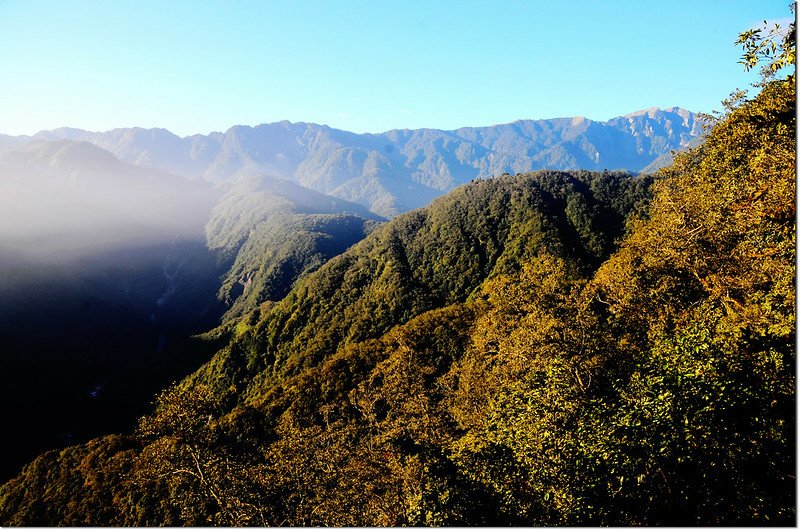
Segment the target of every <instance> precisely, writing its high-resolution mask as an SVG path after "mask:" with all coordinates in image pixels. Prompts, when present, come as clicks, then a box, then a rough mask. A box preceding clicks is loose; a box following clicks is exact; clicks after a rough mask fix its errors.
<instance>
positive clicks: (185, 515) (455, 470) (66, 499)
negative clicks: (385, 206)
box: [0, 80, 796, 526]
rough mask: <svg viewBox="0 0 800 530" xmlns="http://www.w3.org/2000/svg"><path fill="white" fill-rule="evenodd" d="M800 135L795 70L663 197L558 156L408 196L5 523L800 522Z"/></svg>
mask: <svg viewBox="0 0 800 530" xmlns="http://www.w3.org/2000/svg"><path fill="white" fill-rule="evenodd" d="M795 132H796V126H795V88H794V83H793V81H792V80H785V81H771V82H769V83H766V84H765V85H764V86H763V89H762V91H761V93H760V94H759V95H758V96H757V97H756V98H754V99H753V100H751V101H746V100H741V101H739V102H738V104H737V105H733V106H732V107H731V108H730V110H729V113H728V115H727V116H725V117H724V119H722V120H721V121H719V122H718V123H717V124H716V125H715V126H714V128H713V129H712V130H711V131H710V133H709V134H708V136H707V139H706V142H705V143H704V144H703V145H702V146H701V147H699V148H697V149H694V150H692V151H689V152H687V153H685V154H681V155H678V156H677V157H676V160H675V163H674V164H673V166H671V167H670V168H667V169H666V170H664V171H663V172H662V173H661V174H660V175H659V176H658V177H657V179H656V182H655V183H654V185H653V193H654V195H653V199H652V201H651V202H649V205H646V203H647V200H646V197H647V194H648V191H649V189H650V183H651V182H652V181H651V180H650V179H636V178H633V177H630V176H628V175H624V174H617V173H609V174H591V173H556V172H538V173H532V174H526V175H518V176H516V177H511V176H503V177H498V178H496V179H493V180H491V181H484V182H477V183H474V184H471V185H469V186H465V187H463V188H460V189H458V190H456V191H455V192H454V193H452V194H450V195H448V196H446V197H444V198H442V199H440V200H438V201H436V202H435V203H433V204H432V205H431V206H430V207H429V208H426V209H423V210H419V211H416V212H411V213H409V214H406V215H404V216H400V217H398V218H396V219H395V220H393V221H391V222H389V223H387V224H386V225H384V226H381V227H379V228H378V229H376V230H375V231H374V232H372V233H371V234H370V235H369V236H368V237H367V238H365V239H364V240H362V241H361V242H359V243H358V244H356V245H355V246H354V247H352V248H351V249H349V250H348V251H346V252H345V253H343V254H342V255H340V256H338V257H336V258H333V259H332V260H330V261H329V262H327V263H326V264H325V265H323V266H321V267H320V268H319V269H318V270H317V271H316V272H314V273H311V274H309V275H307V276H306V277H304V278H303V279H301V280H300V281H299V282H298V283H297V285H296V286H295V287H294V288H293V289H292V291H291V292H290V293H289V294H288V295H287V296H286V298H284V299H283V300H282V301H280V302H277V303H274V304H266V305H264V306H261V308H260V309H258V310H257V311H255V312H253V313H250V314H249V315H247V317H246V318H245V319H243V320H241V321H240V323H239V324H238V325H236V326H232V327H231V328H230V329H231V330H232V332H231V335H232V339H231V341H230V343H229V344H228V345H227V346H226V347H225V348H223V349H222V350H221V351H220V352H219V353H218V354H217V355H216V356H215V357H214V358H213V359H212V360H211V361H210V362H209V363H208V364H207V365H206V366H204V367H203V368H202V369H201V370H200V371H198V372H197V373H195V374H193V375H192V376H191V377H190V378H188V379H187V380H185V381H184V382H183V383H182V384H181V385H179V386H178V387H176V388H174V389H171V390H169V391H168V392H166V393H165V394H163V395H162V396H161V397H160V399H159V401H158V403H157V407H156V410H155V412H154V413H153V414H152V415H150V416H148V417H145V418H143V419H142V420H141V422H140V428H139V430H138V431H137V433H136V435H135V436H131V437H127V438H114V439H101V440H97V441H93V442H91V443H90V444H87V445H84V446H79V447H76V448H71V449H68V450H66V451H63V452H62V453H60V454H56V453H49V454H46V455H44V456H42V457H40V458H39V459H38V460H37V461H35V462H34V463H33V464H31V465H30V466H28V467H27V468H26V469H25V470H24V472H23V474H22V475H20V476H19V477H17V478H16V479H14V480H12V481H11V482H9V483H7V484H6V485H4V486H3V487H2V489H1V490H0V522H2V523H4V524H31V523H43V524H51V523H72V524H83V523H85V522H86V523H92V524H125V525H129V524H146V525H155V524H169V525H178V524H186V525H232V526H237V525H250V524H255V525H291V526H300V525H319V526H321V525H341V526H344V525H366V526H399V525H411V526H421V525H467V524H482V525H530V526H537V525H539V526H545V525H597V526H601V525H603V526H605V525H645V524H646V525H756V524H758V525H762V524H776V525H793V524H794V523H795V518H796V514H795V501H796V498H795V495H796V494H795V483H796V479H795V477H794V469H795V466H796V457H795V447H794V444H795V434H794V433H795V426H796V425H795V422H796V418H795V408H794V407H795V385H796V381H795V363H796V359H795V351H794V344H795V334H796V330H795V323H794V318H795V287H794V285H795V276H796V274H795V244H796V231H795V181H794V178H795V177H794V175H795V167H796V165H795V152H796V145H795ZM643 210H646V215H639V214H640V213H641V212H642V211H643ZM89 454H97V455H98V456H97V458H86V455H89ZM78 461H80V464H78V463H77V462H78ZM87 477H91V478H90V482H91V484H95V481H96V480H97V484H100V486H97V487H96V489H95V487H94V486H92V487H88V489H87V485H86V480H87ZM39 499H43V500H44V501H46V504H44V503H43V502H41V501H40V500H39Z"/></svg>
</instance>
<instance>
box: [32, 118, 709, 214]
mask: <svg viewBox="0 0 800 530" xmlns="http://www.w3.org/2000/svg"><path fill="white" fill-rule="evenodd" d="M700 132H701V127H700V124H699V122H698V121H697V120H696V118H695V115H694V114H693V113H691V112H689V111H686V110H684V109H680V108H677V107H675V108H671V109H666V110H658V109H648V110H646V111H640V112H636V113H632V114H629V115H626V116H621V117H618V118H614V119H612V120H609V121H607V122H596V121H592V120H588V119H585V118H580V117H578V118H558V119H551V120H521V121H517V122H514V123H510V124H504V125H494V126H490V127H467V128H462V129H457V130H455V131H441V130H435V129H420V130H395V131H388V132H385V133H382V134H354V133H349V132H346V131H340V130H336V129H331V128H330V127H326V126H321V125H315V124H307V123H289V122H286V121H283V122H278V123H271V124H263V125H259V126H256V127H246V126H235V127H232V128H230V129H229V130H228V131H227V132H225V133H224V134H223V133H212V134H210V135H209V136H201V135H195V136H191V137H186V138H179V137H177V136H175V135H173V134H171V133H169V132H168V131H165V130H162V129H153V130H144V129H115V130H113V131H108V132H104V133H90V132H85V131H78V130H75V129H56V130H53V131H45V132H42V133H39V134H38V135H37V137H44V138H61V137H64V138H70V139H80V140H84V141H89V142H92V143H94V144H96V145H98V146H100V147H102V148H104V149H108V150H109V151H111V152H112V153H114V154H115V155H116V156H118V157H119V158H120V159H122V160H124V161H127V162H131V163H136V164H144V165H148V164H149V165H156V166H158V167H163V168H165V169H167V170H169V171H173V172H176V173H179V174H182V175H185V176H191V177H203V178H206V179H208V180H210V181H212V182H223V181H226V180H227V179H229V178H231V177H232V176H233V175H235V174H237V173H238V172H239V171H241V170H243V169H246V170H250V171H255V172H258V173H260V174H268V175H272V176H276V177H280V178H284V179H288V180H292V181H294V182H296V183H299V184H301V185H303V186H305V187H308V188H311V189H313V190H316V191H319V192H321V193H325V194H329V195H333V196H336V197H340V198H342V199H346V200H349V201H353V202H357V203H359V204H361V205H363V206H365V207H367V208H368V209H370V210H372V211H373V212H376V213H378V214H380V215H383V216H386V217H391V216H394V215H397V214H398V213H402V212H405V211H409V210H412V209H414V208H418V207H421V206H424V205H426V204H428V203H429V202H430V201H431V200H433V199H434V198H435V197H438V196H440V195H442V194H444V193H446V192H448V191H450V190H452V189H454V188H455V187H457V186H459V185H461V184H465V183H467V182H469V181H471V180H473V179H476V178H487V177H492V176H496V175H500V174H503V173H521V172H526V171H532V170H536V169H558V170H572V169H587V170H603V169H625V170H629V171H634V172H637V171H640V170H641V169H642V168H644V167H646V166H647V165H648V164H650V163H651V162H652V161H653V160H655V159H656V158H658V157H659V156H661V155H665V154H669V153H670V151H672V150H679V149H680V148H682V147H685V146H686V145H687V144H688V142H689V141H691V139H692V138H694V137H697V136H698V135H699V134H700Z"/></svg>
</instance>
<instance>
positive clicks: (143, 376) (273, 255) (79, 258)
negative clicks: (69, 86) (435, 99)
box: [0, 140, 379, 480]
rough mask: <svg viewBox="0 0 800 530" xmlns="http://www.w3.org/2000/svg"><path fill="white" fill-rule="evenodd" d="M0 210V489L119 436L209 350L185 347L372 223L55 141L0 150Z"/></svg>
mask: <svg viewBox="0 0 800 530" xmlns="http://www.w3.org/2000/svg"><path fill="white" fill-rule="evenodd" d="M0 211H2V212H3V215H2V218H1V219H0V343H2V346H3V347H2V349H3V354H2V356H0V398H2V401H3V402H4V403H6V405H7V409H6V426H7V429H8V430H9V431H10V432H15V433H17V434H15V435H14V436H11V437H6V438H5V439H4V440H3V444H2V446H3V458H2V460H0V480H5V479H7V478H9V477H11V476H13V475H14V474H16V473H18V472H19V470H20V469H21V467H22V465H23V464H24V463H26V462H28V461H30V460H31V459H32V458H34V457H35V456H36V455H37V454H39V453H41V452H42V451H44V450H47V449H51V448H56V447H64V446H65V445H68V444H72V443H76V442H82V441H85V440H87V439H89V438H91V437H94V436H97V435H99V434H103V433H108V432H114V431H118V430H124V429H129V428H131V427H132V426H133V425H135V419H136V418H137V417H138V416H139V415H141V414H142V413H144V412H145V411H146V410H147V408H148V405H149V403H150V401H151V400H152V396H153V395H154V394H155V393H156V392H157V391H158V390H160V389H163V388H164V387H165V386H167V385H168V384H170V383H171V382H172V381H174V380H175V379H181V378H183V377H184V376H186V375H187V374H188V373H190V372H192V371H193V370H195V369H196V368H197V367H198V366H199V365H200V364H202V362H204V361H205V360H207V359H208V357H209V355H210V353H212V352H213V350H209V348H211V345H209V344H206V343H201V342H198V341H192V340H190V339H189V336H190V335H191V334H194V333H199V332H203V331H207V330H208V329H210V328H213V327H216V326H217V325H218V324H219V323H220V318H221V316H223V314H226V315H227V314H234V313H235V312H243V311H247V310H249V309H252V308H255V307H257V306H258V305H259V304H261V303H262V302H265V301H267V300H272V301H276V300H279V299H280V298H282V297H283V296H284V295H285V293H286V291H288V289H289V288H290V287H291V285H292V284H293V282H294V281H295V280H296V279H297V278H298V277H300V276H302V275H303V274H304V273H307V272H309V271H311V270H314V269H315V268H318V267H319V266H320V265H321V263H322V262H324V261H325V260H327V259H329V258H330V257H332V256H333V255H336V254H338V253H340V252H342V251H343V250H344V249H346V248H347V247H348V246H350V245H352V244H353V243H355V242H356V241H358V240H360V239H362V238H363V237H364V235H365V233H366V232H367V231H369V229H370V228H371V227H372V226H373V225H374V224H376V222H377V220H378V219H379V218H378V217H377V216H375V215H374V214H371V213H370V212H368V211H367V210H365V209H364V208H362V207H360V206H358V205H355V204H351V203H347V202H346V201H343V200H340V199H334V198H332V197H327V196H324V195H321V194H319V193H316V192H313V191H311V190H307V189H304V188H302V187H301V186H299V185H297V184H293V183H289V182H285V181H284V182H282V181H279V180H276V179H269V178H268V177H260V178H257V177H251V178H247V177H245V176H243V177H242V178H241V179H236V180H233V181H232V182H230V183H228V184H226V185H225V186H224V189H219V188H215V187H212V186H211V185H210V184H209V183H207V182H203V181H201V180H195V181H191V182H190V181H187V180H186V179H184V178H183V177H179V176H176V175H171V174H168V173H166V172H164V171H161V170H157V169H153V168H145V167H141V166H135V165H131V164H126V163H124V162H121V161H120V160H118V159H117V158H116V157H114V156H113V155H112V154H111V153H109V152H107V151H105V150H102V149H100V148H98V147H96V146H94V145H92V144H89V143H87V142H76V141H70V140H57V141H52V142H51V141H43V140H37V141H32V142H27V143H24V144H23V145H21V146H19V147H18V148H16V149H9V150H6V151H3V152H0ZM31 418H36V421H32V420H31Z"/></svg>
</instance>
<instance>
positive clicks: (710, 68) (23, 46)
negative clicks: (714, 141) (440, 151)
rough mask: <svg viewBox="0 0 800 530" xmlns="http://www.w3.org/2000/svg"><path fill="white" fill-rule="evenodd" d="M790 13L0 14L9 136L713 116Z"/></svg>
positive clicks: (412, 9) (1, 4)
mask: <svg viewBox="0 0 800 530" xmlns="http://www.w3.org/2000/svg"><path fill="white" fill-rule="evenodd" d="M790 16H791V14H790V11H789V2H788V1H787V0H759V1H758V2H753V1H752V0H665V1H662V2H650V1H638V0H613V1H612V0H599V1H589V0H574V1H571V2H552V0H549V1H539V0H529V1H525V0H493V1H489V0H486V1H477V0H459V1H453V0H436V1H429V2H424V1H402V2H401V1H385V0H375V1H370V2H366V1H358V0H351V1H343V0H342V1H339V0H330V1H325V0H313V1H312V0H295V1H290V0H263V1H229V2H222V1H211V0H205V1H199V0H198V1H188V0H169V1H162V2H158V1H153V0H114V1H106V0H62V1H56V0H47V1H45V0H0V49H2V50H3V52H2V53H0V71H2V72H3V82H2V83H0V101H2V102H3V103H2V105H0V133H4V134H13V135H20V134H34V133H36V132H38V131H40V130H44V129H54V128H57V127H76V128H81V129H87V130H92V131H104V130H108V129H113V128H118V127H146V128H151V127H159V128H166V129H169V130H170V131H172V132H174V133H176V134H179V135H181V136H186V135H191V134H197V133H200V134H207V133H209V132H211V131H225V130H227V129H228V128H229V127H231V126H233V125H257V124H260V123H268V122H274V121H281V120H289V121H292V122H298V121H305V122H313V123H320V124H325V125H329V126H331V127H335V128H338V129H344V130H348V131H353V132H358V133H361V132H373V133H377V132H383V131H387V130H390V129H404V128H408V129H417V128H423V127H427V128H436V129H448V130H449V129H456V128H459V127H465V126H486V125H492V124H497V123H508V122H512V121H515V120H519V119H546V118H556V117H568V116H585V117H587V118H590V119H593V120H598V121H603V120H607V119H610V118H612V117H615V116H619V115H622V114H627V113H629V112H633V111H636V110H640V109H645V108H649V107H661V108H666V107H673V106H679V107H683V108H687V109H689V110H692V111H695V112H711V111H714V110H719V109H720V108H721V104H720V101H721V100H722V99H724V98H726V97H727V96H728V95H729V94H730V93H731V92H732V91H733V90H735V89H737V88H741V89H746V88H748V87H749V86H750V84H751V83H753V82H755V81H757V79H758V76H757V74H756V73H750V74H746V73H745V72H744V70H743V68H742V66H741V65H740V64H738V62H737V61H738V60H739V58H740V56H741V49H740V48H738V47H736V46H735V45H734V41H735V40H736V38H737V36H738V34H739V33H740V32H742V31H744V30H746V29H748V28H751V27H754V26H758V25H760V24H761V23H762V21H763V20H764V19H767V20H771V21H776V20H777V21H780V20H786V19H788V18H789V17H790Z"/></svg>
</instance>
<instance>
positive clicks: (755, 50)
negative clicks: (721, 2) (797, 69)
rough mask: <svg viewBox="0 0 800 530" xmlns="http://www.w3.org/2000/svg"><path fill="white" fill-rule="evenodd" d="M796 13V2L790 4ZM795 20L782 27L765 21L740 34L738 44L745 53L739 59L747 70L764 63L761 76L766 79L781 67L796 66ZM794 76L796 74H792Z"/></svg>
mask: <svg viewBox="0 0 800 530" xmlns="http://www.w3.org/2000/svg"><path fill="white" fill-rule="evenodd" d="M789 8H790V9H791V10H792V13H793V14H794V12H795V9H796V8H797V6H796V5H795V3H794V2H792V3H791V4H789ZM796 39H797V36H796V34H795V22H794V21H792V23H791V24H789V26H788V27H785V28H782V27H781V26H780V24H775V25H774V26H772V27H769V26H768V25H767V21H766V20H765V21H764V26H763V27H761V28H753V29H749V30H747V31H744V32H742V33H740V34H739V38H738V39H736V44H738V45H740V46H742V48H743V49H744V54H743V55H742V59H741V60H740V61H739V63H740V64H742V65H744V68H745V70H751V69H752V68H755V67H756V66H758V64H759V63H765V64H763V66H762V68H761V76H762V78H764V79H769V78H772V77H774V76H775V75H776V74H777V73H778V72H779V71H780V70H781V69H783V68H789V67H793V66H795V62H796ZM790 75H791V76H794V74H790Z"/></svg>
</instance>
